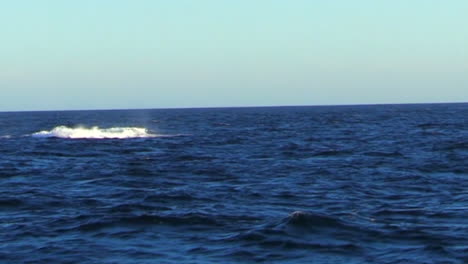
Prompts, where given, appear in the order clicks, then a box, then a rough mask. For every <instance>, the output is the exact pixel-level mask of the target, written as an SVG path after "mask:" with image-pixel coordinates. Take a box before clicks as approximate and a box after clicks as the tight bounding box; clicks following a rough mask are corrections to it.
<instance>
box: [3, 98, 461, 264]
mask: <svg viewBox="0 0 468 264" xmlns="http://www.w3.org/2000/svg"><path fill="white" fill-rule="evenodd" d="M0 262H1V263H82V264H84V263H174V264H175V263H347V264H352V263H454V264H455V263H460V264H462V263H468V104H434V105H431V104H423V105H380V106H322V107H264V108H219V109H215V108H213V109H172V110H114V111H57V112H10V113H8V112H5V113H0Z"/></svg>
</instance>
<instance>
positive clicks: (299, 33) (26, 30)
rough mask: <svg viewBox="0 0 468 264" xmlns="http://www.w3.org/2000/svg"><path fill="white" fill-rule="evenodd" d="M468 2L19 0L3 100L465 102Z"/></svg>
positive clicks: (6, 41)
mask: <svg viewBox="0 0 468 264" xmlns="http://www.w3.org/2000/svg"><path fill="white" fill-rule="evenodd" d="M467 14H468V1H466V0H446V1H442V0H438V1H436V0H392V1H390V0H380V1H378V0H355V1H348V0H346V1H345V0H341V1H340V0H315V1H314V0H288V1H287V0H235V1H233V0H191V1H189V0H177V1H170V0H167V1H162V0H161V1H157V0H153V1H152V0H148V1H144V0H98V1H96V0H80V1H63V0H44V1H36V0H16V1H3V3H1V4H0V36H1V42H0V98H1V99H0V111H21V110H54V109H56V110H58V109H114V108H120V109H122V108H125V109H127V108H166V107H218V106H255V105H321V104H379V103H429V102H468V15H467Z"/></svg>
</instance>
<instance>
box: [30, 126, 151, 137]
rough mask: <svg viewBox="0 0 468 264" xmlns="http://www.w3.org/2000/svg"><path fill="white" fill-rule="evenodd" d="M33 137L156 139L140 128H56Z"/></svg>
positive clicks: (37, 133) (40, 132)
mask: <svg viewBox="0 0 468 264" xmlns="http://www.w3.org/2000/svg"><path fill="white" fill-rule="evenodd" d="M32 136H33V137H43V138H49V137H57V138H72V139H88V138H89V139H105V138H109V139H110V138H114V139H124V138H148V137H156V136H157V135H155V134H151V133H149V132H148V130H147V129H146V128H142V127H112V128H99V127H97V126H94V127H91V128H86V127H75V128H72V127H67V126H58V127H55V128H54V129H52V130H50V131H47V130H44V131H39V132H36V133H34V134H32Z"/></svg>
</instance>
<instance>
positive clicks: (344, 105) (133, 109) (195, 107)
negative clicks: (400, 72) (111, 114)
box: [0, 101, 468, 113]
mask: <svg viewBox="0 0 468 264" xmlns="http://www.w3.org/2000/svg"><path fill="white" fill-rule="evenodd" d="M467 103H468V101H447V102H424V103H420V102H419V103H345V104H310V105H304V104H297V105H294V104H291V105H238V106H236V105H233V106H187V107H177V106H176V107H155V108H88V109H50V110H7V111H0V113H28V112H74V111H138V110H189V109H229V108H231V109H232V108H274V107H278V108H281V107H330V106H335V107H346V106H386V105H387V106H388V105H440V104H467Z"/></svg>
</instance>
